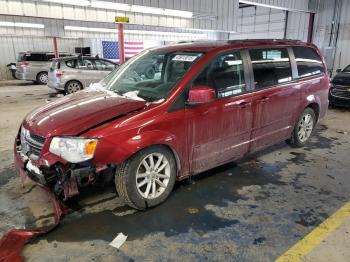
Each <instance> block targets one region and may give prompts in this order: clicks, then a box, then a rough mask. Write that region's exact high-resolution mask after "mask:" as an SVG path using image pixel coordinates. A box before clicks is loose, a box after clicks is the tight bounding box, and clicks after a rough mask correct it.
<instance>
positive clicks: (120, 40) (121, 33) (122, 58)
mask: <svg viewBox="0 0 350 262" xmlns="http://www.w3.org/2000/svg"><path fill="white" fill-rule="evenodd" d="M118 44H119V64H123V63H124V62H125V55H124V24H123V23H118Z"/></svg>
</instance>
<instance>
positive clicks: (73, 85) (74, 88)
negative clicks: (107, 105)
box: [64, 80, 83, 95]
mask: <svg viewBox="0 0 350 262" xmlns="http://www.w3.org/2000/svg"><path fill="white" fill-rule="evenodd" d="M82 89H83V85H82V84H81V83H80V82H79V81H76V80H71V81H68V82H67V83H66V85H65V86H64V90H65V93H66V94H67V95H69V94H73V93H75V92H78V91H80V90H82Z"/></svg>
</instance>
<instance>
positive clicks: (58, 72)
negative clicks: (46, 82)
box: [56, 70, 64, 77]
mask: <svg viewBox="0 0 350 262" xmlns="http://www.w3.org/2000/svg"><path fill="white" fill-rule="evenodd" d="M63 75H64V72H63V71H61V70H57V71H56V77H62V76H63Z"/></svg>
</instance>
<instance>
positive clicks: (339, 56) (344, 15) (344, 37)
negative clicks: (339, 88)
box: [324, 0, 350, 73]
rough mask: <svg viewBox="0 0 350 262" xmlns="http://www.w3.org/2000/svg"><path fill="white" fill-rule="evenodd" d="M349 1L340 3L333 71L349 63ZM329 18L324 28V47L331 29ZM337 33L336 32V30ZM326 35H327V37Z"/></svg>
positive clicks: (327, 43) (345, 0) (327, 42)
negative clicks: (327, 24)
mask: <svg viewBox="0 0 350 262" xmlns="http://www.w3.org/2000/svg"><path fill="white" fill-rule="evenodd" d="M349 12H350V2H349V1H347V0H343V1H342V5H341V14H340V23H339V31H338V37H337V43H336V49H335V55H334V62H333V64H332V67H333V73H335V70H336V69H338V68H342V69H344V68H345V67H346V66H348V65H349V64H350V52H349V50H350V16H349ZM331 21H332V20H331V19H330V20H329V26H328V27H327V28H326V30H325V31H326V33H325V36H326V38H325V41H324V44H325V47H324V48H327V45H329V42H330V41H329V37H330V30H331V26H330V24H331ZM336 33H337V32H336ZM327 36H328V37H327Z"/></svg>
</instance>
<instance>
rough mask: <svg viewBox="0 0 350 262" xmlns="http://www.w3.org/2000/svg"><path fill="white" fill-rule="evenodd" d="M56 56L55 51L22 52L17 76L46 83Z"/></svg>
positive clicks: (18, 60)
mask: <svg viewBox="0 0 350 262" xmlns="http://www.w3.org/2000/svg"><path fill="white" fill-rule="evenodd" d="M59 56H60V57H65V56H70V54H68V53H60V54H59ZM54 57H55V55H54V53H51V52H20V53H19V54H18V59H17V63H16V72H15V77H16V78H17V79H20V80H27V81H34V82H35V83H37V84H41V85H46V84H47V81H48V69H49V66H50V63H51V60H52V59H53V58H54Z"/></svg>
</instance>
